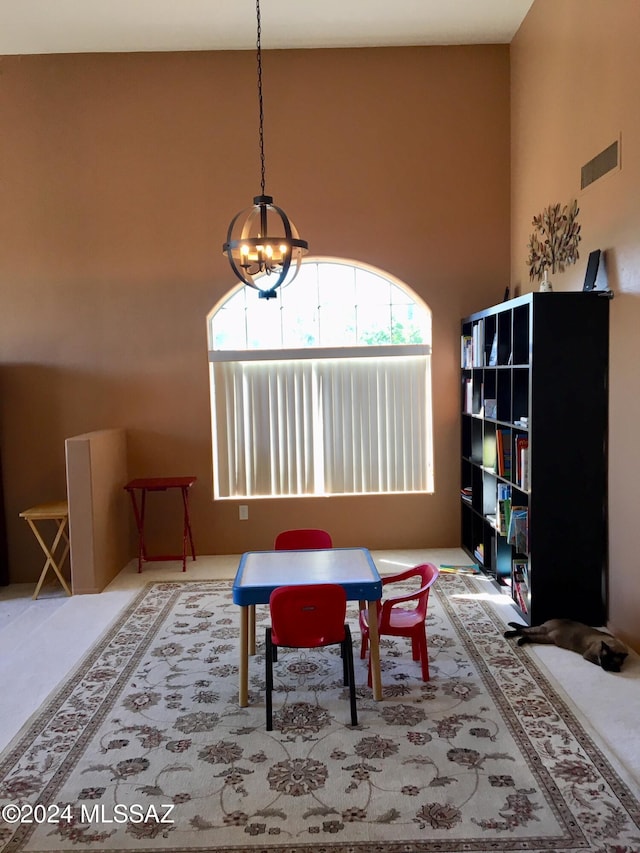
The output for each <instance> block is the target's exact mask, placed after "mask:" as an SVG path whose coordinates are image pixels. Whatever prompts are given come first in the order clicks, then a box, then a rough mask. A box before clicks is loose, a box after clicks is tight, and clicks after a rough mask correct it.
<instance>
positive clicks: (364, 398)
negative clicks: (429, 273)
mask: <svg viewBox="0 0 640 853" xmlns="http://www.w3.org/2000/svg"><path fill="white" fill-rule="evenodd" d="M278 294H279V296H278V298H277V299H270V300H265V299H260V298H259V297H258V293H257V292H256V291H253V290H251V289H250V288H247V287H245V286H242V285H239V286H238V288H236V289H234V291H233V292H232V293H231V294H230V295H229V296H228V297H227V298H226V299H225V300H223V301H222V302H220V303H219V304H218V305H217V306H215V307H214V309H213V310H212V311H211V312H210V313H209V315H208V318H207V326H208V338H209V361H210V367H211V374H210V383H211V421H212V436H213V459H214V495H215V497H216V498H250V497H261V498H264V497H303V496H309V495H338V494H340V495H344V494H381V493H383V494H389V493H408V492H431V491H433V459H432V456H433V453H432V435H431V420H432V419H431V365H430V355H431V312H430V311H429V309H428V308H427V307H426V306H425V305H424V304H423V303H422V302H420V301H419V300H418V299H417V298H416V297H415V296H414V295H413V294H412V293H411V292H410V290H409V288H408V287H407V286H406V285H404V284H402V283H401V282H400V281H398V280H397V279H394V278H392V277H391V276H389V275H386V274H385V273H383V272H382V271H381V270H376V269H374V268H372V267H369V266H364V265H361V264H356V263H354V262H350V261H345V260H340V259H333V258H331V259H329V258H311V259H306V260H304V261H303V264H302V267H301V269H300V272H299V273H298V276H297V278H296V280H295V282H293V283H292V284H291V286H289V287H285V288H283V289H281V290H279V291H278Z"/></svg>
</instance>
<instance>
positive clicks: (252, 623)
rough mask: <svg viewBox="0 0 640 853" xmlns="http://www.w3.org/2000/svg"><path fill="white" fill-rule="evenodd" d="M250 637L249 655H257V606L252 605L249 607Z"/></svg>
mask: <svg viewBox="0 0 640 853" xmlns="http://www.w3.org/2000/svg"><path fill="white" fill-rule="evenodd" d="M248 636H249V654H250V655H255V653H256V606H255V604H251V605H250V606H249V627H248Z"/></svg>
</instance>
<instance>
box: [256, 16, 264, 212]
mask: <svg viewBox="0 0 640 853" xmlns="http://www.w3.org/2000/svg"><path fill="white" fill-rule="evenodd" d="M256 20H257V23H258V26H257V38H256V53H257V64H258V108H259V116H260V131H259V140H260V186H261V190H262V195H264V194H265V191H264V187H265V166H264V107H263V103H262V24H261V21H260V0H256Z"/></svg>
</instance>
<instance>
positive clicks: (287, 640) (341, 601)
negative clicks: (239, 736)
mask: <svg viewBox="0 0 640 853" xmlns="http://www.w3.org/2000/svg"><path fill="white" fill-rule="evenodd" d="M269 609H270V611H271V627H270V628H267V629H266V631H265V641H266V649H265V674H266V692H265V698H266V706H267V731H268V732H270V731H271V730H272V728H273V720H272V696H271V694H272V692H273V663H274V661H277V659H278V646H286V647H289V648H295V649H313V648H317V647H319V646H331V645H335V644H339V645H340V652H341V654H342V666H343V678H344V684H345V685H348V686H349V698H350V702H351V725H352V726H357V725H358V712H357V709H356V686H355V678H354V672H353V645H352V642H351V631H350V630H349V626H348V625H347V624H346V622H345V616H346V612H347V595H346V593H345V591H344V588H343V587H341V586H340V584H334V583H320V584H307V585H303V586H280V587H278V588H277V589H274V591H273V592H272V593H271V596H270V598H269Z"/></svg>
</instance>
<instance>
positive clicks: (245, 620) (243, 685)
mask: <svg viewBox="0 0 640 853" xmlns="http://www.w3.org/2000/svg"><path fill="white" fill-rule="evenodd" d="M238 704H239V705H240V707H241V708H246V707H247V705H248V704H249V608H248V607H241V608H240V691H239V697H238Z"/></svg>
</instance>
